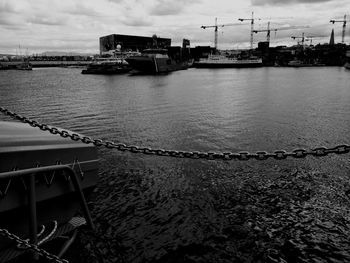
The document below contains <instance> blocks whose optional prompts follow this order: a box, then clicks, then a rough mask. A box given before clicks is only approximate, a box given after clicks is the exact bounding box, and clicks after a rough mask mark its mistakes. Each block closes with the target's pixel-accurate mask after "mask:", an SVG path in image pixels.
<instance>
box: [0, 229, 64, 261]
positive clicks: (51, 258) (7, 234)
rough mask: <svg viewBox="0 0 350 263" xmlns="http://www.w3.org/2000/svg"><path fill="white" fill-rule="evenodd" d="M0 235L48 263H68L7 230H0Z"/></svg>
mask: <svg viewBox="0 0 350 263" xmlns="http://www.w3.org/2000/svg"><path fill="white" fill-rule="evenodd" d="M0 235H2V236H4V237H7V238H9V239H11V240H14V241H16V242H17V243H18V245H20V247H23V248H25V249H28V250H32V251H34V252H35V253H37V254H38V255H39V256H42V257H45V258H46V259H47V260H49V261H50V262H55V263H69V261H68V260H66V259H61V258H59V257H57V256H56V255H53V254H50V253H49V252H47V251H46V250H44V249H42V248H39V247H38V246H37V245H34V244H30V243H28V242H27V241H26V240H23V239H21V238H20V237H18V236H16V235H15V234H12V233H10V232H9V231H8V230H7V229H2V228H0Z"/></svg>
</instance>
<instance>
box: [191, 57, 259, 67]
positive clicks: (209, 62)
mask: <svg viewBox="0 0 350 263" xmlns="http://www.w3.org/2000/svg"><path fill="white" fill-rule="evenodd" d="M193 66H194V67H196V68H254V67H262V66H263V63H262V59H261V58H248V59H238V58H231V57H227V56H223V55H209V56H208V58H202V59H200V60H199V61H197V62H194V64H193Z"/></svg>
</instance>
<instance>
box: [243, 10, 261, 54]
mask: <svg viewBox="0 0 350 263" xmlns="http://www.w3.org/2000/svg"><path fill="white" fill-rule="evenodd" d="M255 19H259V20H260V18H254V12H252V18H238V20H239V21H241V22H243V21H246V20H248V21H250V49H253V34H254V33H253V32H254V20H255Z"/></svg>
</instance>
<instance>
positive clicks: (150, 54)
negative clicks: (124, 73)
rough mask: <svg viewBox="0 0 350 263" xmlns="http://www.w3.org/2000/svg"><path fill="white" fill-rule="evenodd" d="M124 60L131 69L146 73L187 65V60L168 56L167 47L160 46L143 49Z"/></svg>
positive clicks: (169, 70) (184, 67) (174, 69)
mask: <svg viewBox="0 0 350 263" xmlns="http://www.w3.org/2000/svg"><path fill="white" fill-rule="evenodd" d="M125 60H126V61H127V62H128V63H129V65H130V66H131V67H132V69H133V70H136V71H137V72H142V73H148V74H157V73H167V72H171V71H176V70H183V69H187V68H188V67H189V63H188V62H187V61H181V60H174V59H172V58H171V57H169V55H168V50H167V49H161V48H150V49H145V50H143V51H142V53H141V55H138V56H131V57H129V58H126V59H125Z"/></svg>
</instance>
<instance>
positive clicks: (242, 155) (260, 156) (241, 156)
mask: <svg viewBox="0 0 350 263" xmlns="http://www.w3.org/2000/svg"><path fill="white" fill-rule="evenodd" d="M0 112H2V113H3V114H5V115H8V116H10V117H11V118H13V119H16V120H19V121H21V122H23V123H27V124H29V125H30V126H32V127H37V128H39V129H41V130H43V131H49V132H50V133H52V134H58V135H60V136H61V137H63V138H68V137H69V138H70V139H72V140H73V141H81V142H83V143H86V144H90V143H92V144H94V145H95V146H98V147H101V146H104V147H106V148H109V149H117V150H119V151H123V152H125V151H128V152H132V153H142V154H146V155H157V156H169V157H176V158H190V159H206V160H240V161H246V160H250V159H256V160H267V159H269V158H273V159H276V160H283V159H286V158H287V157H293V158H305V157H307V156H316V157H323V156H326V155H328V154H332V153H335V154H345V153H349V152H350V145H348V144H341V145H337V146H335V147H332V148H327V147H317V148H314V149H310V150H306V149H302V148H300V149H295V150H293V151H291V152H286V151H284V150H277V151H274V152H270V153H269V152H266V151H258V152H255V153H249V152H238V153H233V152H221V153H217V152H198V151H176V150H164V149H152V148H149V147H139V146H134V145H126V144H124V143H116V142H113V141H106V140H101V139H92V138H91V137H87V136H82V135H80V134H77V133H70V132H68V131H66V130H63V129H58V128H56V127H53V126H49V125H47V124H42V123H39V122H37V121H35V120H31V119H29V118H27V117H24V116H22V115H19V114H17V113H14V112H12V111H10V110H8V109H6V108H3V107H0Z"/></svg>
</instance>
